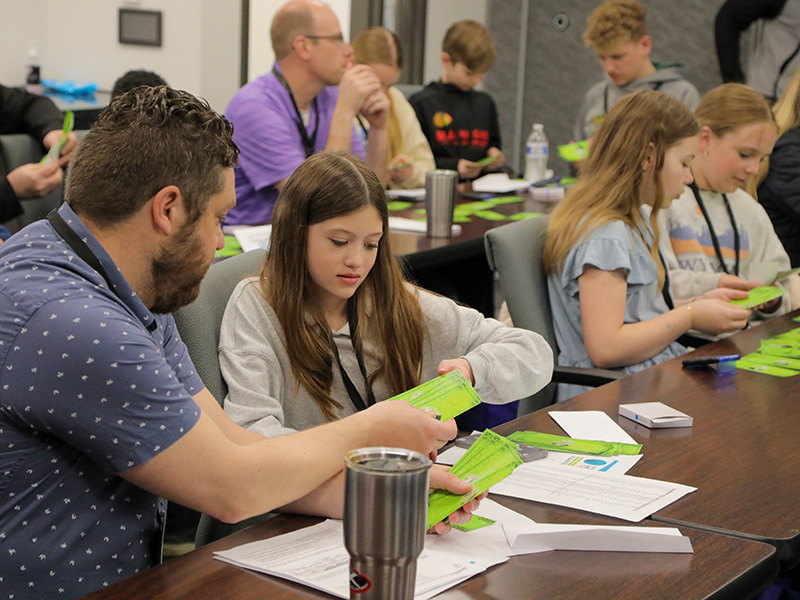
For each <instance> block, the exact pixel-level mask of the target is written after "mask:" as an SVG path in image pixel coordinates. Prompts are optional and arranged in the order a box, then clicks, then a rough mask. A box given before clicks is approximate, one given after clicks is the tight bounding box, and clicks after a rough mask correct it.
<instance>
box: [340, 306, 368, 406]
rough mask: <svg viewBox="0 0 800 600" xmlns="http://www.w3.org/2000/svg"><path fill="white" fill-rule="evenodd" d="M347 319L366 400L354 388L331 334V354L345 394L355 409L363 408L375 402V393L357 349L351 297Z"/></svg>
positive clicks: (355, 317) (355, 308) (354, 315)
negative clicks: (340, 376)
mask: <svg viewBox="0 0 800 600" xmlns="http://www.w3.org/2000/svg"><path fill="white" fill-rule="evenodd" d="M347 321H348V323H349V325H350V341H351V342H352V344H353V350H354V352H355V355H356V361H358V369H359V371H361V376H362V377H363V378H364V385H365V386H366V388H367V400H366V402H364V399H363V398H362V397H361V394H360V393H359V392H358V390H357V389H356V386H355V384H354V383H353V381H352V380H351V379H350V376H349V375H348V374H347V371H345V369H344V365H342V359H341V358H340V357H339V349H338V348H337V347H336V342H335V341H334V339H333V336H331V349H332V350H333V356H334V357H335V358H336V363H337V364H338V365H339V372H340V373H341V375H342V382H343V383H344V387H345V389H346V390H347V395H348V396H350V401H351V402H352V403H353V406H355V407H356V410H365V409H366V408H367V407H369V406H372V405H373V404H375V395H374V394H373V393H372V386H371V385H370V384H369V379H368V378H367V369H366V367H365V366H364V358H363V357H362V356H361V352H359V351H358V345H357V342H356V333H357V330H358V306H357V303H356V301H355V299H351V300H350V301H349V302H348V303H347Z"/></svg>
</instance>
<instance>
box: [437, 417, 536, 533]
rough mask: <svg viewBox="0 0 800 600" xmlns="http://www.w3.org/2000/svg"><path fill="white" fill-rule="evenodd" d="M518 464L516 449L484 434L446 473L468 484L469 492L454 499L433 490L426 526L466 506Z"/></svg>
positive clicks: (490, 433)
mask: <svg viewBox="0 0 800 600" xmlns="http://www.w3.org/2000/svg"><path fill="white" fill-rule="evenodd" d="M521 464H522V459H521V458H520V456H519V450H518V449H517V445H516V444H515V443H514V442H512V441H510V440H507V439H506V438H504V437H503V436H501V435H498V434H496V433H494V432H493V431H490V430H488V429H487V430H486V431H484V432H483V434H481V437H479V438H478V439H477V441H476V442H475V443H474V444H472V446H470V448H469V450H467V451H466V453H465V454H464V455H463V456H462V457H461V458H460V459H459V460H458V462H457V463H456V464H454V465H453V468H452V469H450V472H451V473H452V474H453V475H455V476H456V477H459V478H460V479H463V480H464V481H468V482H469V483H471V484H472V491H470V492H469V493H468V494H464V495H461V496H457V495H455V494H453V493H451V492H448V491H447V490H434V491H433V492H431V494H430V496H428V524H427V528H428V529H430V528H431V527H433V526H434V525H436V523H438V522H439V521H441V520H442V519H444V518H445V517H447V516H448V515H450V514H452V513H454V512H455V511H457V510H458V509H459V508H461V507H462V506H464V505H465V504H466V503H467V502H469V501H470V500H472V499H473V498H475V497H476V496H478V495H479V494H482V493H483V492H485V491H486V490H488V489H489V488H490V487H492V486H493V485H494V484H496V483H499V482H500V481H502V480H503V479H505V478H506V477H508V476H509V475H511V473H513V472H514V469H516V468H517V467H518V466H520V465H521Z"/></svg>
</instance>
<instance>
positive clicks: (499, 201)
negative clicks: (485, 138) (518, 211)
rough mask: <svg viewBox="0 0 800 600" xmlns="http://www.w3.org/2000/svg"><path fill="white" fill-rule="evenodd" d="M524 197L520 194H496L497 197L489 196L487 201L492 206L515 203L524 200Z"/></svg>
mask: <svg viewBox="0 0 800 600" xmlns="http://www.w3.org/2000/svg"><path fill="white" fill-rule="evenodd" d="M524 201H525V198H522V197H520V196H498V197H497V198H489V199H488V200H487V202H490V203H491V204H493V205H494V206H500V205H503V204H517V203H518V202H524Z"/></svg>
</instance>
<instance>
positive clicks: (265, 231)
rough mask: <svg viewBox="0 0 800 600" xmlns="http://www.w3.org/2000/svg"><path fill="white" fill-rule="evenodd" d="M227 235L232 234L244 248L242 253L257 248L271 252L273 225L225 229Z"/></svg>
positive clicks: (241, 226)
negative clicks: (270, 240) (270, 239)
mask: <svg viewBox="0 0 800 600" xmlns="http://www.w3.org/2000/svg"><path fill="white" fill-rule="evenodd" d="M225 233H228V234H230V233H232V234H233V235H234V236H236V240H237V241H238V242H239V245H240V246H241V247H242V252H249V251H250V250H255V249H256V248H263V249H264V250H269V238H270V236H271V235H272V225H256V226H253V227H251V226H249V225H240V226H233V227H225Z"/></svg>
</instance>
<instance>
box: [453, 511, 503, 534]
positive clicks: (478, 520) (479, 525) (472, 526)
mask: <svg viewBox="0 0 800 600" xmlns="http://www.w3.org/2000/svg"><path fill="white" fill-rule="evenodd" d="M495 523H497V521H494V520H492V519H487V518H486V517H481V516H479V515H472V518H471V519H470V520H469V521H467V522H466V523H463V524H461V525H452V527H453V529H458V530H459V531H475V530H476V529H483V528H484V527H488V526H489V525H494V524H495Z"/></svg>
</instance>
